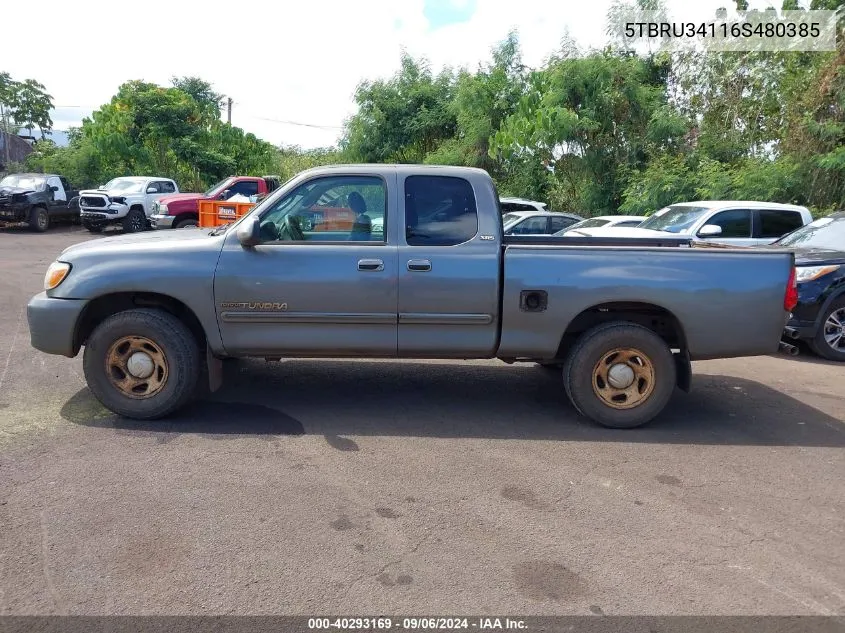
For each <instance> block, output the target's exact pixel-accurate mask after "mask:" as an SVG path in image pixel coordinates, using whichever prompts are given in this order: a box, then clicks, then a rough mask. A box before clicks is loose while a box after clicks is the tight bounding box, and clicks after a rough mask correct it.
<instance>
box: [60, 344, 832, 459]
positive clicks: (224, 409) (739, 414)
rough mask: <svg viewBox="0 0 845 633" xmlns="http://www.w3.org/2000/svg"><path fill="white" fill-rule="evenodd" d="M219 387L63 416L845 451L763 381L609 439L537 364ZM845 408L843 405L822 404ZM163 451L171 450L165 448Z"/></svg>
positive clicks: (816, 418)
mask: <svg viewBox="0 0 845 633" xmlns="http://www.w3.org/2000/svg"><path fill="white" fill-rule="evenodd" d="M226 374H227V375H226V380H225V382H224V386H223V388H222V389H221V390H220V391H219V392H217V393H215V394H214V395H213V396H212V397H210V398H207V399H205V400H200V401H197V402H196V403H194V404H192V405H190V406H189V407H187V408H186V409H184V410H182V411H180V412H178V413H177V414H174V415H173V416H170V417H169V418H167V419H165V420H160V421H151V422H141V421H137V420H130V419H126V418H121V417H119V416H116V415H113V414H111V413H110V412H108V411H107V410H105V409H104V408H103V407H102V406H101V405H100V404H99V403H98V402H97V401H96V400H95V399H94V397H93V395H92V394H91V393H90V392H89V391H88V389H87V388H85V389H82V390H80V391H79V392H77V393H76V394H75V395H74V396H73V397H72V398H71V399H70V400H69V401H68V402H67V403H66V404H65V405H64V406H63V407H62V411H61V413H62V417H64V418H65V419H67V420H69V421H71V422H73V423H76V424H81V425H85V426H94V427H105V428H115V429H119V430H121V432H129V433H154V434H157V435H158V434H184V433H190V434H199V435H204V436H209V437H213V438H217V439H225V438H227V437H232V436H244V435H302V434H304V433H307V434H311V435H315V434H316V435H323V436H325V438H326V441H327V442H328V443H329V444H330V445H331V446H333V447H334V448H336V449H338V450H344V451H354V450H357V445H356V443H355V442H354V440H351V439H348V438H346V437H344V436H408V437H442V438H459V437H479V438H494V439H535V440H562V441H584V442H637V443H641V442H650V443H664V444H701V445H752V446H754V445H758V446H820V447H845V424H844V423H843V422H842V421H841V420H839V419H837V418H835V417H832V416H830V415H827V414H826V413H823V412H822V411H819V410H818V409H815V408H813V407H811V406H809V405H807V404H804V403H803V402H801V401H799V400H797V399H795V398H793V397H791V396H788V395H785V394H783V393H780V392H778V391H775V390H774V389H771V388H770V387H767V386H764V385H761V384H759V383H757V382H754V381H750V380H744V379H741V378H735V377H732V376H717V375H707V374H698V375H695V376H694V379H693V391H692V393H690V394H686V393H683V392H681V391H676V392H675V394H674V396H673V398H672V400H671V402H670V404H669V406H668V407H667V408H666V409H665V410H664V412H663V413H662V414H661V415H660V416H659V417H658V418H656V419H655V420H653V421H652V422H651V423H650V424H648V425H646V426H644V427H640V428H638V429H631V430H615V429H606V428H603V427H601V426H598V425H595V424H593V423H591V422H590V421H588V420H585V419H584V418H581V417H580V416H578V415H577V413H576V412H575V410H574V409H573V407H572V406H571V405H570V403H569V402H568V400H567V398H566V395H565V393H564V390H563V387H562V385H561V383H560V377H559V376H558V375H557V374H556V373H553V372H548V371H546V370H543V369H540V368H538V367H535V366H533V365H513V366H507V365H504V364H502V365H501V366H496V365H489V364H485V365H474V364H464V365H459V364H451V363H436V362H408V361H406V362H393V361H377V362H370V361H365V362H362V361H343V360H289V361H283V362H281V363H274V364H266V363H264V362H262V361H251V360H250V361H237V362H236V363H235V364H234V367H227V371H226ZM825 398H834V399H837V400H841V401H842V402H843V409H845V397H840V396H830V395H829V396H825ZM162 441H167V440H166V439H162Z"/></svg>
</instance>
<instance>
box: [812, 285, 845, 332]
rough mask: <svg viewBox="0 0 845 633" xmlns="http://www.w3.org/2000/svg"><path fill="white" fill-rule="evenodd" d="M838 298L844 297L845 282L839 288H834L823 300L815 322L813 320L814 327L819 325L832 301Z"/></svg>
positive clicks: (816, 327)
mask: <svg viewBox="0 0 845 633" xmlns="http://www.w3.org/2000/svg"><path fill="white" fill-rule="evenodd" d="M840 299H845V283H843V284H842V285H841V286H840V287H839V288H837V289H836V290H834V291H833V292H831V293H830V296H829V297H828V298H827V299H825V300H824V303H823V304H822V305H821V307H820V308H819V311H818V313H817V314H816V322H815V324H814V325H815V329H818V328H819V326H821V324H822V321H823V319H824V315H825V314H827V311H828V310H829V309H830V306H831V305H832V304H833V302H834V301H838V300H840Z"/></svg>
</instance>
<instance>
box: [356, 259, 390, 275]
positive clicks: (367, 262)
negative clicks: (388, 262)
mask: <svg viewBox="0 0 845 633" xmlns="http://www.w3.org/2000/svg"><path fill="white" fill-rule="evenodd" d="M358 270H363V271H366V272H373V273H377V272H380V271H382V270H384V262H383V261H382V260H380V259H359V260H358Z"/></svg>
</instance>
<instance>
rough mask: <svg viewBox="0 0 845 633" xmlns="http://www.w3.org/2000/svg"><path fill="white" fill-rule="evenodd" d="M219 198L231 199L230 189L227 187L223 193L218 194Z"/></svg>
mask: <svg viewBox="0 0 845 633" xmlns="http://www.w3.org/2000/svg"><path fill="white" fill-rule="evenodd" d="M217 198H218V199H219V200H228V199H229V190H228V189H226V190H225V191H224V192H223V193H221V194H220V195H219V196H217Z"/></svg>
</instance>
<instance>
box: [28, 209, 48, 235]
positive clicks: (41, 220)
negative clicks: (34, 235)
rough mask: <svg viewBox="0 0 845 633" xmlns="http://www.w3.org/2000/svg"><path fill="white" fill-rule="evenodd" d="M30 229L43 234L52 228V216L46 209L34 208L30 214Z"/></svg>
mask: <svg viewBox="0 0 845 633" xmlns="http://www.w3.org/2000/svg"><path fill="white" fill-rule="evenodd" d="M29 228H31V229H32V230H33V231H37V232H38V233H43V232H44V231H46V230H47V229H49V228H50V214H49V213H47V209H45V208H44V207H32V209H31V210H30V212H29Z"/></svg>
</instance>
